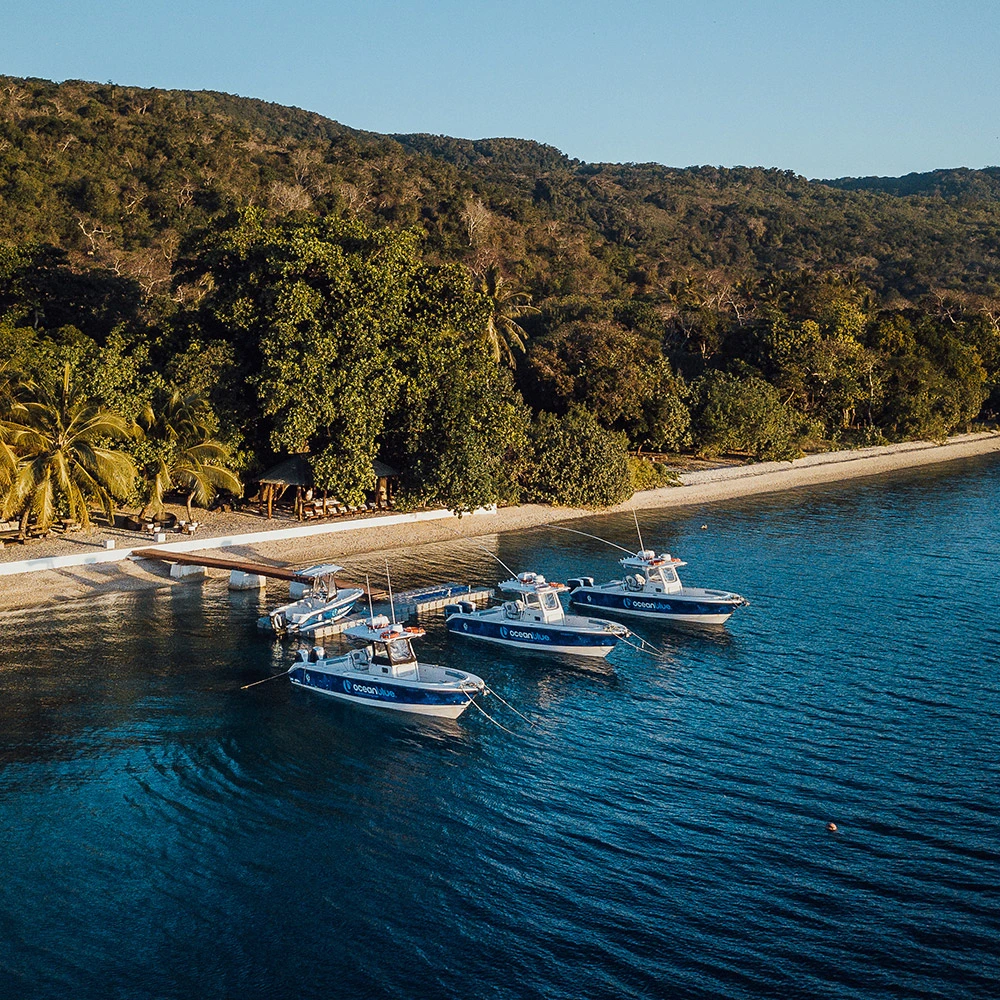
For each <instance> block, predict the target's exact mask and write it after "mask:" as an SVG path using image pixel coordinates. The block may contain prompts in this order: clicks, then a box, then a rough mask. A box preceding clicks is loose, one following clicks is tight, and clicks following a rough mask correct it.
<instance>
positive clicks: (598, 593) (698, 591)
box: [568, 549, 747, 625]
mask: <svg viewBox="0 0 1000 1000" xmlns="http://www.w3.org/2000/svg"><path fill="white" fill-rule="evenodd" d="M621 564H622V567H623V569H624V570H625V573H626V575H625V578H624V579H622V580H611V581H609V582H608V583H599V584H595V583H594V578H593V577H590V576H585V577H580V578H578V579H575V580H569V581H568V586H569V588H570V595H569V600H570V603H571V604H573V605H575V606H577V607H580V608H587V609H588V610H591V609H592V610H594V611H610V612H612V613H616V614H621V615H631V616H633V617H637V618H649V619H655V620H662V621H675V622H695V623H699V624H702V625H722V624H723V623H724V622H726V621H728V619H729V617H730V616H731V615H732V613H733V612H734V611H736V609H737V608H741V607H743V606H745V605H746V604H747V600H746V598H744V597H741V596H740V595H739V594H733V593H730V592H729V591H727V590H705V589H704V588H702V587H685V586H684V585H683V584H682V583H681V581H680V577H679V576H678V575H677V569H678V567H680V566H686V565H687V563H685V562H682V561H681V560H680V559H676V558H674V557H673V556H671V555H670V553H669V552H665V553H661V554H660V555H657V554H656V553H655V552H654V551H653V550H652V549H641V550H640V551H638V552H636V553H635V555H629V556H627V557H626V558H624V559H622V560H621Z"/></svg>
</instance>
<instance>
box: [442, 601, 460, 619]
mask: <svg viewBox="0 0 1000 1000" xmlns="http://www.w3.org/2000/svg"><path fill="white" fill-rule="evenodd" d="M461 613H462V609H461V607H460V606H459V605H457V604H446V605H445V606H444V616H445V618H447V617H448V616H449V615H460V614H461Z"/></svg>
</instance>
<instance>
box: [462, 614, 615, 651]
mask: <svg viewBox="0 0 1000 1000" xmlns="http://www.w3.org/2000/svg"><path fill="white" fill-rule="evenodd" d="M446 624H447V627H448V631H449V632H451V633H452V634H453V635H460V636H462V637H464V638H466V639H475V640H477V641H479V642H489V643H492V644H493V645H495V646H506V647H507V648H510V649H523V650H529V651H531V652H536V653H537V652H542V651H544V652H547V653H562V654H565V655H568V656H591V657H599V658H603V657H605V656H607V655H608V654H609V653H610V652H611V650H612V649H614V648H615V646H616V645H617V644H618V639H619V637H618V636H617V635H615V634H614V633H613V632H594V633H581V632H572V631H570V630H569V629H560V628H554V627H552V626H551V625H543V624H539V623H536V622H531V623H525V622H517V621H504V622H500V621H490V620H489V619H483V618H477V617H475V616H473V615H450V616H449V617H448V620H447V622H446Z"/></svg>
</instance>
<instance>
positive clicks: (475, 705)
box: [469, 698, 517, 736]
mask: <svg viewBox="0 0 1000 1000" xmlns="http://www.w3.org/2000/svg"><path fill="white" fill-rule="evenodd" d="M469 704H470V705H471V706H472V707H473V708H475V709H477V710H478V711H480V712H482V713H483V715H485V716H486V718H487V719H489V720H490V722H492V723H493V725H494V726H496V727H497V728H498V729H502V730H503V731H504V732H505V733H510V735H511V736H517V733H515V732H514V731H513V730H512V729H508V728H507V727H506V726H503V725H501V724H500V723H499V722H497V720H496V719H494V718H493V716H492V715H490V713H489V712H487V711H486V710H485V709H484V708H483V707H482V705H480V704H479V702H478V701H476V699H475V698H470V699H469Z"/></svg>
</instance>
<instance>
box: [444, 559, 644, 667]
mask: <svg viewBox="0 0 1000 1000" xmlns="http://www.w3.org/2000/svg"><path fill="white" fill-rule="evenodd" d="M498 589H499V590H500V591H501V592H503V593H505V594H509V595H511V596H512V598H513V599H512V600H509V601H505V602H504V603H503V604H502V605H499V606H496V607H492V608H485V609H483V610H481V611H477V610H475V608H474V607H473V606H472V604H471V603H470V602H468V601H460V602H459V603H458V604H449V605H446V606H445V609H444V612H445V624H446V625H447V628H448V631H449V632H450V633H451V634H452V635H460V636H464V637H466V638H468V639H477V640H479V641H480V642H490V643H493V644H495V645H499V646H507V647H513V648H515V649H529V650H534V651H538V652H546V653H564V654H569V655H574V656H599V657H604V656H607V655H608V654H609V653H610V652H611V650H612V649H614V648H615V646H616V645H617V644H618V641H619V640H620V639H623V638H625V637H626V636H629V635H631V632H630V631H629V630H628V629H627V628H626V627H625V626H624V625H620V624H618V623H617V622H609V621H605V620H604V619H603V618H584V617H583V616H581V615H567V614H566V612H565V611H564V610H563V606H562V602H561V601H560V600H559V594H560V593H562V592H563V591H565V590H567V589H568V588H567V587H566V585H565V584H563V583H549V582H548V581H547V580H546V579H545V577H544V576H542V575H541V573H519V574H518V575H517V576H516V577H514V578H513V579H511V580H505V581H504V582H503V583H501V584H499V585H498Z"/></svg>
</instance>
